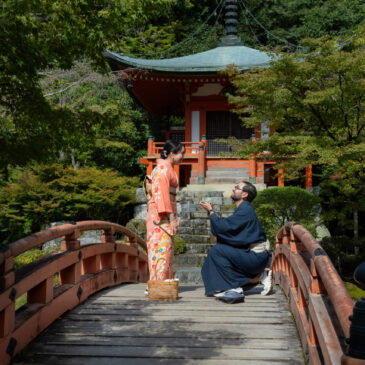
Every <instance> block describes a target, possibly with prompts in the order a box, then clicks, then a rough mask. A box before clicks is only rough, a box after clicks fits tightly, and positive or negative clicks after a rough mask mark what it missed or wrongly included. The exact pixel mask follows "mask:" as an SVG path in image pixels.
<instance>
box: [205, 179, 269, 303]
mask: <svg viewBox="0 0 365 365" xmlns="http://www.w3.org/2000/svg"><path fill="white" fill-rule="evenodd" d="M256 195H257V191H256V188H255V186H254V185H252V184H251V183H249V182H248V181H242V182H241V183H239V184H238V185H236V186H235V187H234V189H233V192H232V195H231V198H232V200H233V201H234V202H235V204H236V207H237V209H236V211H235V213H234V214H232V215H231V216H230V217H228V218H221V219H220V218H218V217H217V215H216V214H215V213H214V211H213V208H212V205H211V203H210V202H206V201H201V202H200V205H201V206H202V207H203V208H204V209H205V210H207V211H208V214H209V216H210V224H211V231H212V233H213V234H214V235H215V236H216V237H217V244H216V245H215V246H213V247H212V248H211V249H210V251H209V254H208V256H207V258H206V260H205V262H204V265H203V267H202V271H201V273H202V278H203V281H204V286H205V295H206V296H215V297H216V298H218V299H219V300H221V301H223V302H225V303H230V304H232V303H238V302H243V301H244V291H243V289H249V288H252V287H253V286H255V285H256V284H257V283H258V282H259V281H260V279H261V282H262V283H263V284H264V290H263V291H262V292H261V294H263V295H267V294H269V293H270V292H271V291H272V271H271V270H266V271H265V268H266V267H267V266H268V263H269V261H270V256H271V254H270V253H269V252H268V249H269V247H268V246H269V244H268V242H267V241H266V236H265V232H264V231H263V229H262V227H261V224H260V222H259V220H258V218H257V216H256V213H255V211H254V209H253V207H252V205H251V201H252V200H253V199H254V198H255V197H256Z"/></svg>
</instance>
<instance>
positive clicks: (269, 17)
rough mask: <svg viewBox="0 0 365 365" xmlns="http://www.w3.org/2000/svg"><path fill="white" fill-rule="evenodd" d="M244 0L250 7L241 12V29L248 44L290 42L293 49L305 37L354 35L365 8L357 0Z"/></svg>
mask: <svg viewBox="0 0 365 365" xmlns="http://www.w3.org/2000/svg"><path fill="white" fill-rule="evenodd" d="M243 3H244V4H245V6H246V9H248V10H246V11H245V12H243V13H241V17H240V24H239V29H240V36H241V38H242V40H243V41H244V43H245V44H247V45H249V46H251V47H252V46H258V45H264V46H271V47H273V46H276V45H278V44H279V45H285V42H288V43H291V45H289V44H288V45H287V48H288V49H291V50H292V51H295V50H296V47H295V46H296V45H299V44H300V42H301V39H303V38H306V37H313V38H318V37H321V36H324V35H330V36H336V35H345V34H346V35H348V36H351V35H352V34H353V31H354V30H355V28H356V27H357V26H358V24H359V23H360V22H361V21H362V20H363V18H364V11H365V5H364V4H363V3H362V2H361V1H357V0H276V1H265V0H259V1H257V0H246V1H244V2H243ZM249 12H251V14H252V15H253V16H254V17H255V18H256V19H257V21H256V20H254V19H253V18H252V17H251V15H250V13H249ZM258 22H260V23H261V24H262V25H263V26H264V27H265V28H266V29H267V30H268V31H269V32H270V33H271V35H270V34H269V33H268V32H267V31H266V30H265V29H263V27H261V26H260V25H259V24H258Z"/></svg>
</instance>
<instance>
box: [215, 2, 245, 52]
mask: <svg viewBox="0 0 365 365" xmlns="http://www.w3.org/2000/svg"><path fill="white" fill-rule="evenodd" d="M225 11H226V17H225V27H224V29H225V31H226V36H225V37H224V38H223V39H222V40H221V42H220V44H219V45H220V46H221V47H227V46H242V42H241V39H240V38H239V37H238V36H237V33H238V31H237V25H238V4H237V0H226V8H225Z"/></svg>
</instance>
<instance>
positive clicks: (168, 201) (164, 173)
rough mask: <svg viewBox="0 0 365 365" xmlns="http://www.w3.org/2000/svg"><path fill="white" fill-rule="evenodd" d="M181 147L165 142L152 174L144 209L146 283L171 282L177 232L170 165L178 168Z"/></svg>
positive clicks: (181, 151)
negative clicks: (150, 195) (147, 276)
mask: <svg viewBox="0 0 365 365" xmlns="http://www.w3.org/2000/svg"><path fill="white" fill-rule="evenodd" d="M184 153H185V147H184V146H183V145H182V144H181V143H179V142H176V141H174V140H168V141H166V143H165V145H164V147H163V150H162V151H161V159H158V160H157V166H156V167H155V168H154V170H153V171H152V198H151V199H150V200H149V201H148V205H147V249H148V268H149V272H150V280H166V279H172V276H173V273H172V271H171V265H172V263H173V254H174V241H173V237H174V236H175V235H176V234H177V232H178V229H179V221H178V217H177V208H176V188H177V187H178V183H179V182H178V179H177V176H176V173H175V171H174V165H179V164H180V163H181V162H182V160H183V158H184Z"/></svg>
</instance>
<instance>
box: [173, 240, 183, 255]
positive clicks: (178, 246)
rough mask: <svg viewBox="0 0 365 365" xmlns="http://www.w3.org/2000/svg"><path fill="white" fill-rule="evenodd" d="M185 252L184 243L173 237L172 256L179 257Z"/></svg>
mask: <svg viewBox="0 0 365 365" xmlns="http://www.w3.org/2000/svg"><path fill="white" fill-rule="evenodd" d="M185 251H186V242H185V241H184V240H183V239H182V238H181V237H178V236H175V237H174V255H181V254H183V253H184V252H185Z"/></svg>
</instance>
